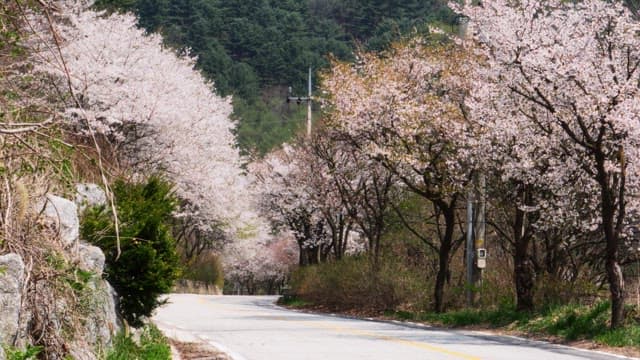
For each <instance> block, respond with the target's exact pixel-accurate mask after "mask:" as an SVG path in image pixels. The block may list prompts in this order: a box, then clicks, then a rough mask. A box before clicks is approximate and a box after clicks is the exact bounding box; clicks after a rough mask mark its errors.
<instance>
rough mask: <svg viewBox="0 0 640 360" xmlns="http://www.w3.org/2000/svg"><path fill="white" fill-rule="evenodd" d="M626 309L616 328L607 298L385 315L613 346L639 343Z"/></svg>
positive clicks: (636, 328) (638, 332)
mask: <svg viewBox="0 0 640 360" xmlns="http://www.w3.org/2000/svg"><path fill="white" fill-rule="evenodd" d="M626 310H627V313H628V316H627V323H626V324H625V326H623V327H622V328H619V329H616V330H611V329H610V328H609V316H610V306H609V303H608V302H599V303H596V304H594V305H592V306H584V305H575V304H570V305H559V306H552V307H549V308H547V309H544V310H541V311H539V312H537V313H533V314H528V313H520V312H517V311H515V308H514V307H513V306H503V307H501V308H498V309H493V310H477V309H466V310H458V311H451V312H447V313H441V314H436V313H411V312H406V311H397V312H388V313H386V314H385V315H387V316H392V317H394V318H396V319H400V320H416V321H424V322H428V323H433V324H438V325H442V326H448V327H461V326H470V325H481V326H487V327H491V328H502V329H508V330H517V331H522V332H525V333H529V334H532V335H553V336H556V337H558V338H560V339H561V340H564V341H574V340H591V341H594V342H596V343H599V344H602V345H608V346H614V347H620V346H632V347H640V323H639V322H638V320H637V319H638V318H637V317H635V316H634V311H633V310H634V309H633V308H632V307H629V308H627V309H626ZM636 311H637V310H636Z"/></svg>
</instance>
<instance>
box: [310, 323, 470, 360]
mask: <svg viewBox="0 0 640 360" xmlns="http://www.w3.org/2000/svg"><path fill="white" fill-rule="evenodd" d="M304 323H305V324H306V325H309V326H311V327H316V328H322V329H327V330H332V331H336V332H340V333H346V334H353V335H361V336H366V337H370V338H374V339H379V340H385V341H390V342H394V343H398V344H402V345H405V346H411V347H415V348H418V349H422V350H428V351H431V352H436V353H440V354H445V355H449V356H452V357H455V358H459V359H464V360H480V358H479V357H477V356H472V355H469V354H465V353H461V352H458V351H453V350H449V349H445V348H442V347H439V346H434V345H429V344H427V343H423V342H420V341H413V340H405V339H400V338H396V337H393V336H387V335H380V334H376V333H373V332H369V331H364V330H357V329H352V328H345V327H341V326H335V325H329V324H326V323H323V322H319V321H305V322H304Z"/></svg>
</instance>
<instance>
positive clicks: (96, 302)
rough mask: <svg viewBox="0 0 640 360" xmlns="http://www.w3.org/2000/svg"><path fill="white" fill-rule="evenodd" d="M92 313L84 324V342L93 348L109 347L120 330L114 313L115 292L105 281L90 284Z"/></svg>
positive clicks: (118, 321) (120, 326)
mask: <svg viewBox="0 0 640 360" xmlns="http://www.w3.org/2000/svg"><path fill="white" fill-rule="evenodd" d="M90 286H91V290H92V302H93V306H92V311H91V312H90V314H87V317H86V318H85V320H86V321H85V324H84V329H85V332H84V340H85V341H86V342H87V343H88V344H90V345H91V346H92V347H93V348H104V347H106V346H109V345H110V344H111V342H112V340H113V337H114V336H115V335H116V334H117V333H118V331H120V329H122V322H121V321H120V319H119V318H118V314H117V312H116V296H117V295H116V292H115V290H113V287H111V284H109V283H108V282H107V281H105V280H102V279H97V280H96V281H95V282H92V284H91V285H90Z"/></svg>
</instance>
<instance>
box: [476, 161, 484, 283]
mask: <svg viewBox="0 0 640 360" xmlns="http://www.w3.org/2000/svg"><path fill="white" fill-rule="evenodd" d="M485 182H486V180H485V177H484V174H483V173H480V174H478V199H477V201H478V209H477V211H478V214H477V218H476V221H477V223H476V228H475V230H476V239H475V240H476V241H475V245H476V250H477V249H486V245H485V241H484V235H485V234H484V233H485V224H486V222H485V214H484V213H485V208H486V200H485V191H486V189H485V188H486V183H485ZM483 271H484V270H483V269H482V268H479V269H478V279H477V283H478V285H482V272H483Z"/></svg>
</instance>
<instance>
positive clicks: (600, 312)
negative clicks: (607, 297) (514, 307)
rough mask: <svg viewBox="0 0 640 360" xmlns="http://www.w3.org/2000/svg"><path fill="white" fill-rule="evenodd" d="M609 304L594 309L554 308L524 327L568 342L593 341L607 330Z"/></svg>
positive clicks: (571, 305) (599, 304) (576, 307)
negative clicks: (556, 336)
mask: <svg viewBox="0 0 640 360" xmlns="http://www.w3.org/2000/svg"><path fill="white" fill-rule="evenodd" d="M609 308H610V306H609V303H608V302H600V303H597V304H595V305H594V306H592V307H589V306H580V305H575V304H568V305H562V306H557V307H552V308H550V309H548V310H547V311H546V312H544V313H543V314H542V316H539V317H538V318H536V319H533V320H532V321H530V322H529V323H528V324H526V325H525V326H524V327H525V328H526V329H527V330H528V331H532V332H544V333H548V334H553V335H558V336H561V337H563V338H565V339H567V340H577V339H585V338H586V339H592V338H594V337H595V336H596V335H600V334H603V333H604V332H606V331H603V330H607V329H608V326H607V321H608V320H609Z"/></svg>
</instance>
